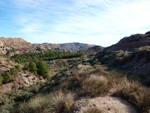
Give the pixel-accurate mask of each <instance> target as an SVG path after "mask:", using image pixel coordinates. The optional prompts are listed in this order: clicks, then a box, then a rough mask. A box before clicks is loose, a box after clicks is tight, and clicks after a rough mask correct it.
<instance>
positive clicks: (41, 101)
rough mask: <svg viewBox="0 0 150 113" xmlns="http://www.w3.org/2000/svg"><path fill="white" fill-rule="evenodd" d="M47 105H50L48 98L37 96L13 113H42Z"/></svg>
mask: <svg viewBox="0 0 150 113" xmlns="http://www.w3.org/2000/svg"><path fill="white" fill-rule="evenodd" d="M48 104H50V100H49V98H48V97H46V96H42V95H39V96H36V97H34V98H32V99H30V100H29V101H28V102H26V103H23V104H21V105H20V106H19V108H18V109H17V110H16V111H15V113H42V111H43V110H44V109H45V107H46V106H47V105H48Z"/></svg>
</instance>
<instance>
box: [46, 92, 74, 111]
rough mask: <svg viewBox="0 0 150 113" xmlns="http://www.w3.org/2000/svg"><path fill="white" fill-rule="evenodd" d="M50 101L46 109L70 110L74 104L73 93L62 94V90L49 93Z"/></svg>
mask: <svg viewBox="0 0 150 113" xmlns="http://www.w3.org/2000/svg"><path fill="white" fill-rule="evenodd" d="M51 99H52V103H51V106H49V107H48V109H47V110H48V111H53V112H55V113H62V112H70V111H71V110H72V109H73V105H74V94H73V93H68V94H64V93H62V91H59V92H56V93H53V94H52V95H51Z"/></svg>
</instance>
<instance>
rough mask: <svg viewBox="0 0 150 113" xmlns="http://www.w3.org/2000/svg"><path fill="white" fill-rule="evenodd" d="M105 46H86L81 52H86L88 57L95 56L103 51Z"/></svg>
mask: <svg viewBox="0 0 150 113" xmlns="http://www.w3.org/2000/svg"><path fill="white" fill-rule="evenodd" d="M103 49H104V47H102V46H94V47H85V48H83V49H81V50H80V51H79V52H81V53H84V54H85V55H86V56H87V57H90V58H93V57H94V56H95V55H96V54H97V53H99V52H101V51H103Z"/></svg>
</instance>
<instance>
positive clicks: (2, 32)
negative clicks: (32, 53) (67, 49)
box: [0, 0, 150, 47]
mask: <svg viewBox="0 0 150 113" xmlns="http://www.w3.org/2000/svg"><path fill="white" fill-rule="evenodd" d="M0 25H1V26H0V37H12V38H13V37H18V38H23V39H25V40H27V41H29V42H32V43H43V42H48V43H66V42H81V43H89V44H97V45H102V46H105V47H106V46H110V45H112V44H114V43H117V42H118V41H119V40H120V39H121V38H123V37H125V36H129V35H131V34H135V33H145V32H147V31H150V0H0Z"/></svg>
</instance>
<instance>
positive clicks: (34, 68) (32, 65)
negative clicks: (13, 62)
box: [29, 62, 37, 74]
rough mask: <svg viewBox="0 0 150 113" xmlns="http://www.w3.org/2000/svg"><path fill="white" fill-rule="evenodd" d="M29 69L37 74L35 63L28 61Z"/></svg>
mask: <svg viewBox="0 0 150 113" xmlns="http://www.w3.org/2000/svg"><path fill="white" fill-rule="evenodd" d="M29 71H30V72H32V73H34V74H37V67H36V64H35V63H34V62H30V63H29Z"/></svg>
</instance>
